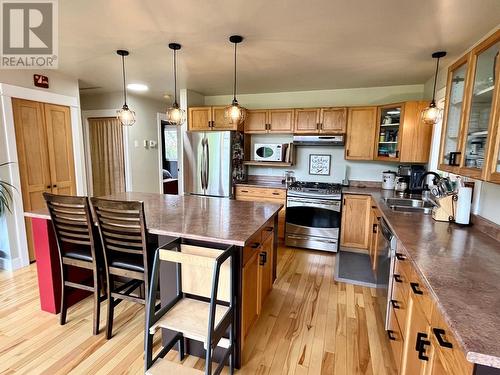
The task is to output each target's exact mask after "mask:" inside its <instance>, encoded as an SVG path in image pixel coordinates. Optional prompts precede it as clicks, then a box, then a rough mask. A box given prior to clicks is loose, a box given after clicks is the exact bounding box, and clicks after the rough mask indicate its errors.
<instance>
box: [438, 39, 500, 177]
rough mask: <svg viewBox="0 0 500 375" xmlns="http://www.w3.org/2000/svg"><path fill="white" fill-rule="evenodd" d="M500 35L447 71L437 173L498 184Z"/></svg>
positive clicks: (482, 44)
mask: <svg viewBox="0 0 500 375" xmlns="http://www.w3.org/2000/svg"><path fill="white" fill-rule="evenodd" d="M499 53H500V30H499V31H497V32H496V33H495V34H493V35H492V36H491V37H490V38H488V39H487V40H485V41H484V42H482V43H481V44H479V45H478V46H477V47H475V48H474V49H473V50H472V51H471V52H470V53H468V54H467V55H466V56H463V57H462V58H461V59H459V60H458V61H457V62H456V63H455V64H453V65H452V66H451V67H450V68H449V70H448V81H447V92H446V104H445V114H444V121H443V124H444V127H443V133H442V136H441V156H440V165H439V168H440V169H442V170H445V171H449V172H453V173H456V174H460V175H463V176H467V177H471V178H475V179H483V180H490V181H493V182H500V161H499V158H500V155H499V150H498V148H499V147H498V143H499V140H500V138H499V134H498V132H499V131H500V129H499V124H498V122H499V116H500V105H499V104H500V99H499V96H500V95H499V86H500V83H499V82H500V80H499V75H500V58H499Z"/></svg>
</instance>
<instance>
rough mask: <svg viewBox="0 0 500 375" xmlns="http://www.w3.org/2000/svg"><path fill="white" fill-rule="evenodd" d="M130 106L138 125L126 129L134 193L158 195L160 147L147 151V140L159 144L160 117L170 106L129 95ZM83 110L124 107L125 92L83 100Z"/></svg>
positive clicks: (90, 96) (87, 97)
mask: <svg viewBox="0 0 500 375" xmlns="http://www.w3.org/2000/svg"><path fill="white" fill-rule="evenodd" d="M127 99H128V100H127V103H128V105H129V107H130V108H131V109H132V110H133V111H135V113H136V123H135V124H134V125H133V126H131V127H128V128H126V131H127V132H128V145H127V149H128V153H129V160H130V171H131V176H130V177H131V181H132V188H131V190H132V191H141V192H154V193H158V192H159V187H160V184H159V170H160V168H161V167H160V165H159V161H158V148H157V147H156V148H144V146H143V142H144V140H154V141H157V142H158V141H160V140H159V139H158V119H157V114H158V113H159V112H163V111H165V109H166V107H167V104H166V103H165V102H163V101H160V100H155V99H150V98H146V97H143V96H139V95H130V94H129V95H128V96H127ZM80 102H81V108H82V111H88V110H103V109H118V108H121V106H122V105H123V94H122V92H115V93H104V94H96V95H88V94H86V95H82V96H81V97H80Z"/></svg>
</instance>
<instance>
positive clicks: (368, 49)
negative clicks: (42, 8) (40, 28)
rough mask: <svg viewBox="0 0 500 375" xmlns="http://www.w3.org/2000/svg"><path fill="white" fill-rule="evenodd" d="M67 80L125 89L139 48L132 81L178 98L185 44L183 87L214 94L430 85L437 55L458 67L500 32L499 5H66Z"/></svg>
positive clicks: (329, 0)
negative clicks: (235, 74) (235, 80)
mask: <svg viewBox="0 0 500 375" xmlns="http://www.w3.org/2000/svg"><path fill="white" fill-rule="evenodd" d="M59 13H60V26H59V27H60V29H59V35H60V51H59V55H60V61H59V68H60V70H61V71H62V72H64V73H67V74H70V75H72V76H74V77H77V78H78V79H80V84H81V87H84V88H85V87H92V86H98V87H101V89H100V90H86V92H89V93H90V92H97V91H101V92H102V91H114V90H118V89H120V87H121V86H120V85H121V70H120V69H121V66H120V60H119V57H118V56H117V55H116V54H115V52H114V51H115V50H116V49H118V48H126V49H129V50H130V52H131V54H130V56H129V57H128V58H127V60H126V64H127V74H128V82H140V83H145V84H147V85H148V86H149V87H150V91H149V92H148V93H147V95H149V96H154V97H158V98H162V97H163V95H164V94H165V93H172V91H173V79H172V60H171V59H172V57H171V51H170V50H169V49H168V48H167V44H168V43H169V42H173V41H175V42H179V43H181V44H182V46H183V48H182V50H181V51H179V53H178V65H179V81H180V82H179V87H188V88H190V89H193V90H196V91H198V92H200V93H203V94H206V95H215V94H229V93H230V92H231V90H232V53H233V50H232V45H231V44H230V43H229V42H228V40H227V38H228V36H229V35H231V34H241V35H243V36H244V37H245V40H244V42H243V43H242V44H241V45H240V47H239V49H238V64H239V69H238V71H239V92H241V93H257V92H279V91H298V90H317V89H335V88H354V87H370V86H388V85H400V84H415V83H424V82H425V81H426V80H427V79H428V78H429V77H430V76H432V74H433V70H434V61H432V59H431V57H430V55H431V53H432V52H433V51H435V50H439V49H444V50H446V51H448V53H449V57H447V58H446V59H445V61H443V63H444V64H446V63H447V62H450V61H452V60H453V59H455V58H456V57H458V55H459V54H460V53H462V52H463V51H464V50H465V49H467V48H468V47H469V46H470V45H472V44H473V43H474V42H476V41H477V40H478V39H479V38H481V37H482V36H483V35H484V34H486V33H487V32H488V31H490V30H491V29H493V28H494V27H495V26H496V25H499V24H500V1H499V0H480V1H478V0H474V1H471V0H420V1H415V0H306V1H304V0H230V1H229V0H198V1H195V0H177V1H173V0H142V1H140V0H64V1H60V2H59Z"/></svg>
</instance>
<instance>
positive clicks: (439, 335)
mask: <svg viewBox="0 0 500 375" xmlns="http://www.w3.org/2000/svg"><path fill="white" fill-rule="evenodd" d="M432 332H434V336H436V339H437V341H438V343H439V345H441V346H442V347H443V348H449V349H453V344H452V343H451V342H448V341H446V340H445V339H444V338H443V335H444V334H445V331H444V329H441V328H433V329H432Z"/></svg>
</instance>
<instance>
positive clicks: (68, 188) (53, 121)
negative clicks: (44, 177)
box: [43, 104, 76, 195]
mask: <svg viewBox="0 0 500 375" xmlns="http://www.w3.org/2000/svg"><path fill="white" fill-rule="evenodd" d="M43 107H44V112H45V123H46V126H47V145H48V148H47V150H48V155H49V165H50V175H51V181H52V192H53V193H55V194H63V195H74V194H76V185H75V166H74V159H73V140H72V132H71V120H70V110H69V108H68V107H64V106H60V105H54V104H44V105H43Z"/></svg>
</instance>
